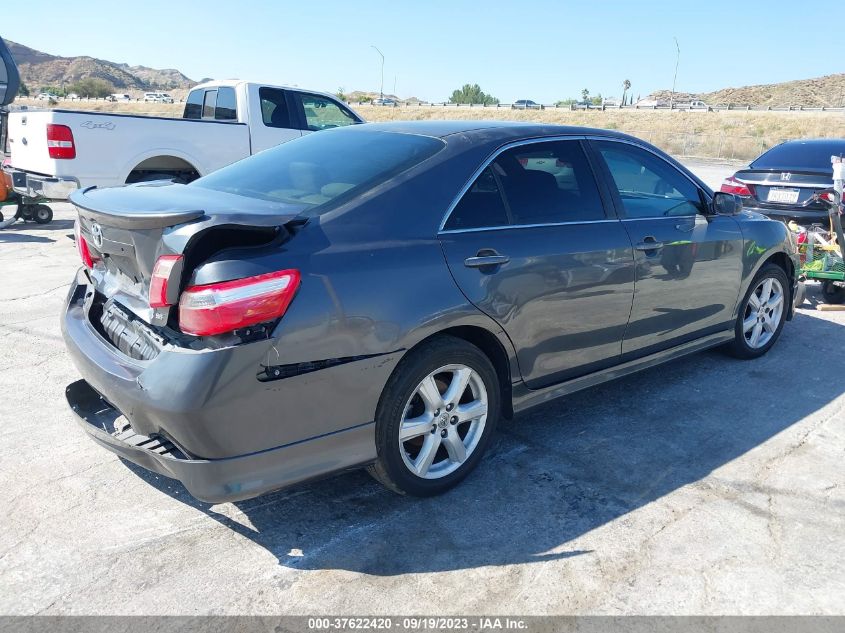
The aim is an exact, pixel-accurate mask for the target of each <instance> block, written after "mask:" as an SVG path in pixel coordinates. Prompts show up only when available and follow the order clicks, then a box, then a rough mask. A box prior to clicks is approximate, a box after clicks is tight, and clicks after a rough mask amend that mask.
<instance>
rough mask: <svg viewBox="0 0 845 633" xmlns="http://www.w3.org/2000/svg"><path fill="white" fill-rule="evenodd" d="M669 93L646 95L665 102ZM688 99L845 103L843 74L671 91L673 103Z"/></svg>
mask: <svg viewBox="0 0 845 633" xmlns="http://www.w3.org/2000/svg"><path fill="white" fill-rule="evenodd" d="M670 95H671V91H669V90H659V91H657V92H654V93H652V94H651V95H650V96H649V97H648V98H649V99H657V100H666V101H668V100H669V97H670ZM691 99H701V100H702V101H704V102H705V103H707V104H708V105H728V104H730V105H735V106H746V105H748V106H752V107H753V106H762V107H766V106H772V107H785V106H805V107H813V108H818V107H823V106H824V107H838V106H843V105H845V73H839V74H836V75H825V76H824V77H816V78H814V79H797V80H794V81H785V82H782V83H776V84H761V85H756V86H742V87H741V88H722V89H721V90H716V91H714V92H702V93H688V92H676V93H675V102H676V103H678V102H684V101H690V100H691Z"/></svg>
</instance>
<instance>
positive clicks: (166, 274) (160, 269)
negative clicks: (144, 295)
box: [150, 255, 182, 308]
mask: <svg viewBox="0 0 845 633" xmlns="http://www.w3.org/2000/svg"><path fill="white" fill-rule="evenodd" d="M181 262H182V256H181V255H162V256H161V257H159V258H158V259H157V260H156V263H155V266H153V275H152V277H151V278H150V307H151V308H164V307H166V306H170V305H173V304H174V303H176V297H177V296H178V295H175V293H171V295H175V296H171V298H170V300H168V299H167V287H168V283H169V282H170V280H171V279H170V278H171V276H172V274H173V269H174V268H175V267H176V265H177V264H180V263H181ZM174 281H176V280H174ZM177 292H178V289H177Z"/></svg>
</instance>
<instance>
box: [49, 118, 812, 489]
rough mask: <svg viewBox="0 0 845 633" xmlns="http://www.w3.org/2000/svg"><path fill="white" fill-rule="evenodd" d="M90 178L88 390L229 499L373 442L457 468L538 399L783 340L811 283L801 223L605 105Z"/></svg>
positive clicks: (381, 455)
mask: <svg viewBox="0 0 845 633" xmlns="http://www.w3.org/2000/svg"><path fill="white" fill-rule="evenodd" d="M362 157H364V158H365V159H364V160H362ZM71 201H72V202H73V203H74V204H75V205H76V206H77V208H78V210H79V219H78V223H77V227H76V235H77V237H76V239H77V245H78V247H79V250H80V255H81V258H82V261H83V265H84V270H82V271H80V272H79V274H77V275H76V277H75V279H74V281H73V285H72V287H71V289H70V292H69V294H68V299H67V304H66V309H65V313H64V317H63V323H62V331H63V335H64V339H65V342H66V344H67V347H68V349H69V351H70V356H71V358H72V360H73V362H74V363H75V365H76V367H77V368H78V370H79V372H80V373H81V374H82V380H79V381H77V382H75V383H73V384H71V385H70V386H69V387H68V388H67V392H66V394H67V399H68V402H69V404H70V406H71V408H72V410H73V411H74V413H75V415H76V416H77V417H78V419H79V421H80V424H81V425H82V427H83V428H84V429H85V431H86V432H87V433H89V434H90V436H91V437H92V438H93V439H94V440H96V441H97V442H98V443H99V444H101V445H102V446H104V447H105V448H107V449H108V450H111V451H113V452H115V453H117V454H118V455H120V456H122V457H123V458H125V459H127V460H129V461H132V462H135V463H136V464H140V465H141V466H143V467H145V468H148V469H150V470H153V471H155V472H157V473H160V474H162V475H165V476H168V477H175V478H177V479H180V480H181V481H182V482H183V483H184V484H185V486H186V487H187V488H188V490H189V491H190V492H191V493H192V494H193V495H195V496H196V497H199V498H200V499H203V500H206V501H211V502H221V501H226V500H237V499H244V498H249V497H253V496H256V495H259V494H262V493H264V492H267V491H269V490H273V489H275V488H280V487H284V486H289V485H291V484H295V483H297V482H300V481H303V480H306V479H311V478H314V477H320V476H324V475H326V474H327V473H330V472H334V471H338V470H343V469H347V468H351V467H356V466H368V467H369V469H370V472H371V473H372V474H373V475H374V476H375V477H376V478H377V479H378V480H380V481H381V482H383V483H384V484H385V485H386V486H387V487H389V488H390V489H392V490H395V491H398V492H403V493H408V494H414V495H432V494H437V493H440V492H443V491H445V490H447V489H449V488H450V487H452V486H454V485H456V484H457V483H458V482H459V481H461V480H462V479H463V478H464V477H465V476H466V475H467V474H468V473H469V472H470V471H471V470H472V469H473V468H474V467H475V466H476V465H477V464H478V463H479V462H480V460H481V459H482V458H483V455H484V452H485V449H486V448H487V447H488V445H489V444H490V441H491V438H492V435H493V432H494V429H495V427H496V425H497V424H498V423H499V421H500V420H506V421H508V423H509V424H510V420H511V419H512V417H513V416H514V414H517V413H519V412H521V411H523V410H525V409H527V408H529V407H531V406H534V405H537V404H541V403H547V402H548V401H549V400H550V399H552V398H555V397H559V396H564V395H566V394H569V393H572V392H574V391H577V390H579V389H583V388H586V387H589V386H591V385H595V384H597V383H600V382H604V381H607V380H610V379H613V378H616V377H619V376H622V375H626V374H629V373H631V372H634V371H637V370H640V369H645V368H647V367H651V366H653V365H656V364H658V363H662V362H666V361H668V360H671V359H673V358H677V357H679V356H682V355H684V354H689V353H692V352H695V351H698V350H702V349H706V348H709V347H713V346H716V345H727V346H728V348H729V350H730V351H731V352H732V353H733V354H735V355H736V356H738V357H740V358H746V359H748V358H756V357H758V356H761V355H763V354H765V353H766V352H767V351H768V350H769V349H771V347H772V346H773V345H774V344H775V342H776V341H777V339H778V337H779V335H780V333H781V331H782V329H783V327H784V323H785V322H786V321H787V320H788V319H789V318H790V317H791V315H792V300H791V297H792V295H793V291H794V288H795V286H796V273H795V270H796V264H797V258H796V255H795V253H794V251H793V250H792V246H791V242H790V241H789V239H788V236H787V229H786V227H785V226H784V225H783V224H782V223H780V222H773V221H769V220H767V219H766V218H764V217H763V216H760V215H758V214H754V213H748V212H742V210H741V205H740V202H739V199H738V198H737V197H736V196H733V195H729V194H724V193H716V194H713V192H712V191H711V190H710V189H708V188H707V186H706V185H705V184H703V183H702V182H701V181H700V180H698V179H697V178H696V177H695V176H694V175H692V174H691V173H690V172H689V171H687V170H686V169H685V168H684V167H682V166H681V165H679V164H678V163H677V162H675V161H674V160H672V159H671V158H669V157H668V156H667V155H666V154H664V153H663V152H661V151H660V150H658V149H656V148H654V147H652V146H651V145H648V144H647V143H645V142H643V141H640V140H638V139H635V138H633V137H630V136H626V135H622V134H619V133H615V132H611V131H606V130H593V129H584V128H572V127H560V126H551V125H518V124H509V123H497V122H482V121H472V122H461V121H415V122H396V123H373V124H368V125H365V126H348V127H345V128H343V129H338V130H333V131H331V132H326V133H324V134H313V135H310V136H306V137H303V138H300V139H296V140H294V141H292V142H290V143H285V144H284V145H281V146H279V147H276V148H274V149H272V150H269V151H266V152H262V153H261V154H259V155H257V156H253V157H252V158H249V159H246V160H243V161H240V162H238V163H237V164H235V165H231V166H229V167H227V168H225V169H221V170H219V171H217V172H216V173H214V174H211V175H209V176H206V177H204V178H201V179H199V180H197V181H195V182H193V183H191V184H189V185H181V184H174V183H164V182H158V183H139V184H137V185H133V186H129V187H120V188H114V189H105V190H93V191H79V192H76V193H74V194H73V196H72V198H71ZM635 287H636V292H635ZM652 404H653V403H652ZM666 406H671V405H670V404H667V405H666ZM490 476H496V474H495V473H492V475H490ZM108 485H109V484H108V483H105V482H104V486H108ZM496 485H507V484H506V483H504V484H503V483H502V482H501V481H499V482H498V483H497V484H496ZM115 494H120V493H118V492H116V493H115Z"/></svg>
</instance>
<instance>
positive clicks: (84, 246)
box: [73, 221, 94, 268]
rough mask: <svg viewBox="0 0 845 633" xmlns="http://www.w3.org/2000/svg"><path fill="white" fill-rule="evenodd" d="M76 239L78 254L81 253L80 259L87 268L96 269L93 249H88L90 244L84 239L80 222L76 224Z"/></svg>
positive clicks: (74, 230) (74, 229)
mask: <svg viewBox="0 0 845 633" xmlns="http://www.w3.org/2000/svg"><path fill="white" fill-rule="evenodd" d="M73 232H74V237H75V241H76V252H77V253H79V259H81V260H82V263H83V264H85V267H86V268H94V258H93V257H92V256H91V249H90V248H88V242H86V241H85V238H84V237H82V232H81V231H80V229H79V221H77V222H76V224H75V225H74V228H73Z"/></svg>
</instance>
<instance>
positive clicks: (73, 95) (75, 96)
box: [65, 92, 79, 101]
mask: <svg viewBox="0 0 845 633" xmlns="http://www.w3.org/2000/svg"><path fill="white" fill-rule="evenodd" d="M65 99H70V100H71V101H76V100H77V99H79V95H78V94H76V93H75V92H69V93H68V94H66V95H65Z"/></svg>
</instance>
